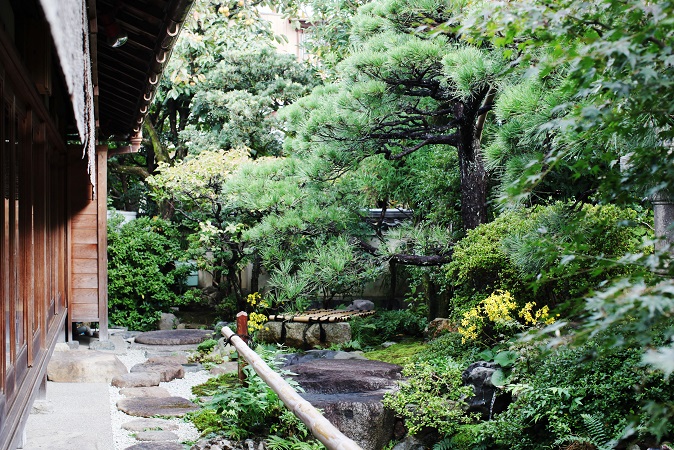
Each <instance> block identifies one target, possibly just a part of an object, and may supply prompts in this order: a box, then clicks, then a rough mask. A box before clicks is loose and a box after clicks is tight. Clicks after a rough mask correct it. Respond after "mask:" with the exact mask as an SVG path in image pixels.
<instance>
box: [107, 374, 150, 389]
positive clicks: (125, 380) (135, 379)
mask: <svg viewBox="0 0 674 450" xmlns="http://www.w3.org/2000/svg"><path fill="white" fill-rule="evenodd" d="M160 379H161V377H160V376H159V374H158V373H150V372H136V373H126V374H124V375H119V376H116V377H114V378H113V379H112V385H113V386H115V387H118V388H131V387H149V386H159V381H160Z"/></svg>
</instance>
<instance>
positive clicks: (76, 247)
mask: <svg viewBox="0 0 674 450" xmlns="http://www.w3.org/2000/svg"><path fill="white" fill-rule="evenodd" d="M72 251H73V258H81V259H98V246H97V245H96V244H73V250H72Z"/></svg>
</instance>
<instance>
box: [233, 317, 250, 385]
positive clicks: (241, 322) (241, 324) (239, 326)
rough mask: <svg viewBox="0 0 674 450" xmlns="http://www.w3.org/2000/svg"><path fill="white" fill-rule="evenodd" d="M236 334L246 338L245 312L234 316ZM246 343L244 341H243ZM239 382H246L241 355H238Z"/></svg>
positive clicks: (243, 361) (246, 319)
mask: <svg viewBox="0 0 674 450" xmlns="http://www.w3.org/2000/svg"><path fill="white" fill-rule="evenodd" d="M236 334H238V335H239V336H241V337H242V338H243V336H248V314H247V313H246V312H245V311H241V312H240V313H238V314H237V315H236ZM243 341H244V342H246V339H243ZM238 361H239V381H240V382H241V383H245V382H246V374H245V373H244V372H243V368H244V367H245V365H246V361H245V360H244V359H243V357H242V356H241V354H239V358H238Z"/></svg>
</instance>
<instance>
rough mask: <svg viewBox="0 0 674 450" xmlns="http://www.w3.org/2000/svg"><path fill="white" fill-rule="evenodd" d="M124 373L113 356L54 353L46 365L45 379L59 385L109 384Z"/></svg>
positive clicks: (77, 352) (69, 352)
mask: <svg viewBox="0 0 674 450" xmlns="http://www.w3.org/2000/svg"><path fill="white" fill-rule="evenodd" d="M125 373H127V370H126V366H125V365H124V363H122V362H121V361H120V360H119V359H118V358H117V357H116V356H115V355H113V354H110V353H103V352H96V351H65V352H54V354H53V355H52V357H51V359H50V360H49V364H48V365H47V379H48V380H50V381H55V382H60V383H110V381H111V380H112V379H113V378H114V377H116V376H119V375H122V374H125Z"/></svg>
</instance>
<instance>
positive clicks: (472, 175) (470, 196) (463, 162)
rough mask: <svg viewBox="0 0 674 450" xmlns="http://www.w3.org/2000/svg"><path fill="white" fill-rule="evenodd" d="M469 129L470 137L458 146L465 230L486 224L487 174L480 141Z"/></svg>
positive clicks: (462, 216)
mask: <svg viewBox="0 0 674 450" xmlns="http://www.w3.org/2000/svg"><path fill="white" fill-rule="evenodd" d="M470 128H471V129H470V130H469V131H470V136H467V137H466V138H465V139H463V138H462V139H461V142H460V143H459V145H458V154H459V170H460V173H461V219H462V220H463V228H464V229H465V230H472V229H473V228H475V227H477V226H478V225H480V224H483V223H486V222H487V172H486V171H485V168H484V160H483V159H482V152H481V151H480V141H479V139H475V138H474V137H473V129H472V128H473V127H470ZM462 131H463V130H462ZM466 131H468V130H466Z"/></svg>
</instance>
